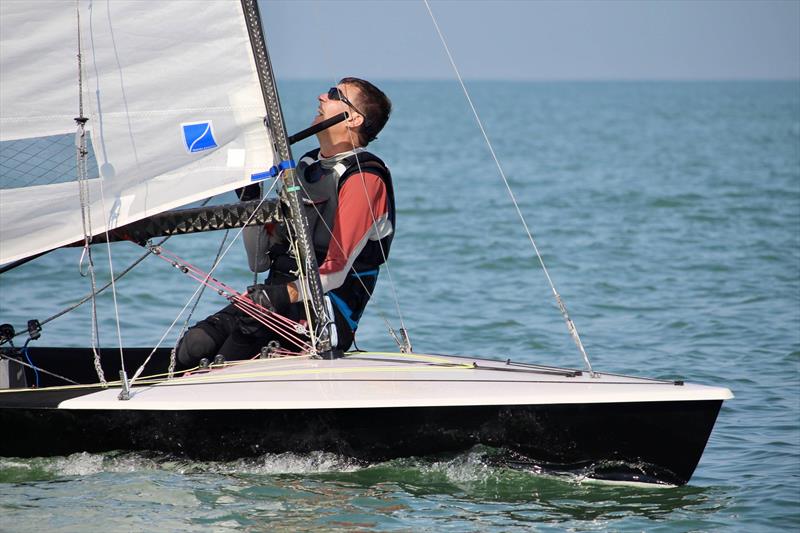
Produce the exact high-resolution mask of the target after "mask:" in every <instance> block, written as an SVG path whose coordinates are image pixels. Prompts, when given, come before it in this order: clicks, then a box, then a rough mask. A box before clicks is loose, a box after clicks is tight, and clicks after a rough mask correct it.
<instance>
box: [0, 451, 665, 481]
mask: <svg viewBox="0 0 800 533" xmlns="http://www.w3.org/2000/svg"><path fill="white" fill-rule="evenodd" d="M609 469H627V470H635V469H637V465H627V464H622V463H611V462H605V463H603V464H593V465H584V466H580V467H573V468H570V469H558V468H555V467H553V465H539V464H535V463H532V462H529V461H523V460H520V458H519V456H518V455H516V454H511V453H509V452H508V451H506V450H502V449H496V448H490V447H487V446H475V447H473V448H472V449H470V450H468V451H466V452H462V453H458V454H449V455H441V456H431V457H411V458H402V459H393V460H390V461H381V462H367V461H363V460H358V459H353V458H351V457H347V456H343V455H339V454H335V453H330V452H322V451H314V452H308V453H294V452H286V453H266V454H263V455H261V456H258V457H253V458H246V459H237V460H234V461H196V460H191V459H185V458H181V457H176V456H173V455H170V454H165V453H161V452H105V453H87V452H80V453H74V454H71V455H68V456H63V457H34V458H24V459H22V458H5V457H3V458H0V482H6V483H7V482H34V481H48V480H54V479H59V478H70V477H86V476H93V475H96V474H101V473H143V472H152V471H160V472H165V473H173V474H178V475H184V474H186V475H191V474H215V475H234V476H236V475H256V476H284V475H286V476H291V475H303V476H309V475H310V476H315V475H322V476H324V477H331V476H333V477H337V476H338V475H340V474H343V475H349V474H355V477H356V478H358V479H361V480H362V481H365V482H367V481H369V482H375V481H378V480H380V479H386V480H391V481H398V482H408V483H412V484H421V485H428V486H430V485H433V486H436V485H441V484H446V485H450V486H455V487H461V488H463V489H470V488H480V487H484V488H489V487H491V486H495V485H497V486H499V485H504V484H508V483H522V482H525V481H528V482H531V481H535V480H537V479H539V480H553V481H558V482H563V483H569V484H582V483H585V482H590V483H603V484H619V485H634V486H636V485H641V486H643V487H651V488H652V487H653V486H654V485H653V484H652V483H653V482H652V481H648V482H637V481H636V480H631V479H619V480H615V479H604V480H597V479H593V478H592V476H593V475H595V474H596V473H597V472H599V471H603V472H607V471H609ZM640 469H641V468H640ZM659 486H664V487H668V486H670V485H663V484H662V485H659Z"/></svg>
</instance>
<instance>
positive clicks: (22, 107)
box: [0, 0, 275, 264]
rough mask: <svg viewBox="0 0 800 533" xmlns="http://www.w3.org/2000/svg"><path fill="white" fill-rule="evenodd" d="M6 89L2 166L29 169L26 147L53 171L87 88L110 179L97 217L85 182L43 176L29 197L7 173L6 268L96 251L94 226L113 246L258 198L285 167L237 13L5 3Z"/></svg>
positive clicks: (99, 182) (94, 144)
mask: <svg viewBox="0 0 800 533" xmlns="http://www.w3.org/2000/svg"><path fill="white" fill-rule="evenodd" d="M31 21H35V22H31ZM78 21H80V23H79V22H78ZM199 30H202V31H199ZM79 42H80V43H81V44H80V56H81V61H80V65H81V68H80V71H79V62H78V53H79V45H78V43H79ZM79 72H80V75H79ZM0 77H2V81H3V83H2V85H0V160H14V159H15V158H16V159H19V158H18V157H17V153H16V151H17V148H16V147H17V146H19V145H20V143H21V140H25V139H28V140H30V139H35V140H36V144H33V145H31V144H26V146H27V147H28V148H27V150H28V151H29V152H30V151H31V148H30V147H31V146H34V149H33V151H34V152H37V153H39V152H40V153H41V154H43V155H42V157H46V153H47V150H45V149H42V148H41V147H42V146H46V145H48V144H49V143H56V142H62V143H63V138H64V136H65V135H70V136H72V135H74V134H75V133H76V131H77V129H78V127H77V124H76V121H75V117H78V116H79V96H80V93H81V91H79V87H82V100H83V107H84V113H83V115H84V116H85V117H86V118H88V122H87V123H86V129H87V131H88V132H89V138H90V142H91V146H90V151H91V152H93V154H94V157H95V158H96V169H97V170H96V171H95V172H94V175H89V176H88V180H87V181H86V185H87V186H88V187H87V190H88V196H87V197H86V199H85V201H84V202H83V205H82V202H81V201H80V200H79V182H78V180H77V175H72V176H68V177H67V178H64V177H63V176H58V175H47V172H44V173H41V167H42V165H41V164H40V165H38V166H39V167H40V178H38V179H35V180H32V181H33V183H25V184H24V185H26V186H22V184H21V183H20V182H18V181H16V180H12V179H10V178H9V177H8V174H7V173H6V172H5V170H4V174H3V179H2V182H1V183H0V232H2V245H1V246H0V264H4V263H8V262H11V261H16V260H19V259H23V258H25V257H29V256H32V255H35V254H37V253H40V252H43V251H47V250H50V249H53V248H56V247H59V246H63V245H66V244H69V243H73V242H76V241H79V240H81V239H83V237H84V226H83V222H82V214H83V215H90V217H91V218H90V220H89V226H90V227H91V233H93V234H100V233H103V232H105V231H106V230H111V229H114V228H117V227H119V226H122V225H125V224H129V223H131V222H134V221H136V220H141V219H143V218H146V217H148V216H150V215H153V214H156V213H159V212H162V211H166V210H168V209H172V208H174V207H177V206H180V205H185V204H189V203H191V202H194V201H197V200H200V199H202V198H205V197H208V196H212V195H215V194H220V193H223V192H226V191H229V190H232V189H235V188H237V187H241V186H243V185H247V184H249V183H251V180H252V179H253V176H260V175H261V176H263V173H264V172H266V171H267V170H268V169H270V168H271V167H272V166H273V165H274V164H275V156H274V154H273V152H272V148H271V147H272V145H273V143H272V139H271V138H270V134H269V132H268V130H267V128H266V127H265V125H264V117H265V116H266V115H267V112H266V109H265V104H264V98H263V96H262V92H261V90H260V87H259V78H258V72H257V68H256V62H255V59H254V57H253V52H252V47H251V46H250V37H249V35H248V29H247V25H246V21H245V16H244V13H243V9H242V5H241V3H240V2H239V1H237V0H228V1H215V2H208V1H205V0H183V1H181V2H141V1H137V0H115V1H113V2H106V1H104V2H98V1H96V0H94V1H93V0H78V1H76V2H72V1H63V0H37V1H36V2H30V1H29V0H3V1H2V2H0ZM68 148H69V149H71V150H72V156H71V157H73V158H74V154H75V148H74V146H70V147H68ZM37 153H34V154H33V157H34V158H35V157H36V155H37ZM28 157H31V154H28ZM3 168H4V169H5V168H6V167H3ZM22 181H24V180H22Z"/></svg>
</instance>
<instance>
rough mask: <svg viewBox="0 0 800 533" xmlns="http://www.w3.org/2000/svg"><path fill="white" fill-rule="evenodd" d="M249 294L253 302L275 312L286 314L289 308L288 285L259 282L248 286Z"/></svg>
mask: <svg viewBox="0 0 800 533" xmlns="http://www.w3.org/2000/svg"><path fill="white" fill-rule="evenodd" d="M247 295H248V296H249V297H250V299H251V300H253V302H255V303H257V304H258V305H260V306H261V307H264V308H266V309H269V310H270V311H273V312H275V313H279V314H281V315H285V314H286V313H287V311H288V310H289V303H290V300H289V292H288V291H287V290H286V285H264V284H263V283H259V284H257V285H251V286H250V287H247Z"/></svg>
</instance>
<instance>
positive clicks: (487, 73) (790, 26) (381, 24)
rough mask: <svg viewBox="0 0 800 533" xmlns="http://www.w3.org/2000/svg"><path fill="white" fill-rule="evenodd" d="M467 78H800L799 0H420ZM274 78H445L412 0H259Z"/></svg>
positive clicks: (439, 54)
mask: <svg viewBox="0 0 800 533" xmlns="http://www.w3.org/2000/svg"><path fill="white" fill-rule="evenodd" d="M429 2H430V6H431V9H432V11H433V14H434V16H435V17H436V20H437V22H438V23H439V26H440V27H441V30H442V32H443V33H444V36H445V39H446V41H447V43H448V45H449V47H450V49H451V52H452V54H453V56H454V59H455V62H456V64H457V65H458V67H459V69H460V70H461V73H462V75H463V76H464V77H465V78H467V79H502V80H730V79H792V80H797V79H800V0H780V1H773V0H759V1H747V0H717V1H704V0H698V1H689V0H684V1H667V0H664V1H651V0H629V1H603V0H599V1H588V2H587V1H557V2H552V1H526V0H514V1H507V0H496V1H485V0H458V1H456V0H429ZM259 5H260V9H261V15H262V19H263V21H264V26H265V31H266V33H267V39H268V43H269V47H270V55H271V56H272V61H273V67H274V70H275V72H276V75H277V76H278V78H283V79H330V78H339V77H341V76H343V75H351V76H359V77H364V78H367V79H372V78H375V79H450V78H452V77H453V71H452V67H451V66H450V64H449V62H448V59H447V56H446V54H445V51H444V48H443V46H442V43H441V42H440V40H439V37H438V35H437V33H436V30H435V28H434V25H433V23H432V21H431V17H430V15H429V14H428V11H427V9H426V7H425V3H424V2H423V0H259Z"/></svg>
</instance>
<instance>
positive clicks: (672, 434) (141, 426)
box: [0, 400, 722, 485]
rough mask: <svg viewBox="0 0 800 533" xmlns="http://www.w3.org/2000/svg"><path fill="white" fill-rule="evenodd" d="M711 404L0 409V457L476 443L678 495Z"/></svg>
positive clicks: (356, 451)
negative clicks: (591, 467)
mask: <svg viewBox="0 0 800 533" xmlns="http://www.w3.org/2000/svg"><path fill="white" fill-rule="evenodd" d="M721 404H722V402H721V401H719V400H708V401H692V402H689V401H685V402H646V403H612V404H594V405H582V404H575V405H539V406H520V405H509V406H473V407H469V406H466V407H461V406H459V407H400V408H368V409H365V408H361V409H324V410H323V409H318V410H310V409H309V410H303V409H300V410H272V411H268V410H241V411H231V410H220V411H131V410H123V411H116V410H115V411H110V410H107V411H99V410H97V411H87V410H69V409H36V408H34V409H24V408H17V409H13V408H12V409H0V426H1V427H4V428H7V431H6V432H5V433H4V436H3V438H2V439H0V455H1V456H11V457H32V456H45V455H65V454H69V453H73V452H78V451H87V452H102V451H110V450H155V451H162V452H167V453H171V454H176V455H180V456H186V457H191V458H196V459H200V460H229V459H234V458H239V457H246V456H255V455H259V454H262V453H265V452H284V451H295V452H301V453H302V452H308V451H313V450H324V451H331V452H335V453H339V454H343V455H346V456H350V457H355V458H360V459H365V460H370V461H372V460H385V459H391V458H395V457H407V456H425V455H430V454H437V453H443V452H457V451H462V450H466V449H469V448H471V447H472V446H474V445H476V444H484V445H488V446H493V447H498V448H505V449H508V450H510V451H511V452H513V453H515V454H519V456H520V460H522V461H532V462H535V463H537V464H544V465H561V466H560V468H562V469H565V470H569V469H572V468H579V467H582V466H585V465H587V464H595V465H598V464H600V465H613V467H610V466H607V467H606V468H605V469H603V468H600V469H599V470H598V471H596V472H595V473H594V474H593V476H594V477H599V478H611V479H623V480H628V481H652V480H659V481H661V482H664V483H669V484H675V485H681V484H684V483H686V482H687V481H688V480H689V478H690V477H691V475H692V473H693V472H694V469H695V467H696V466H697V463H698V461H699V460H700V456H701V455H702V453H703V449H704V448H705V445H706V442H707V440H708V436H709V434H710V433H711V429H712V428H713V426H714V422H715V420H716V418H717V414H718V412H719V409H720V406H721Z"/></svg>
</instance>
